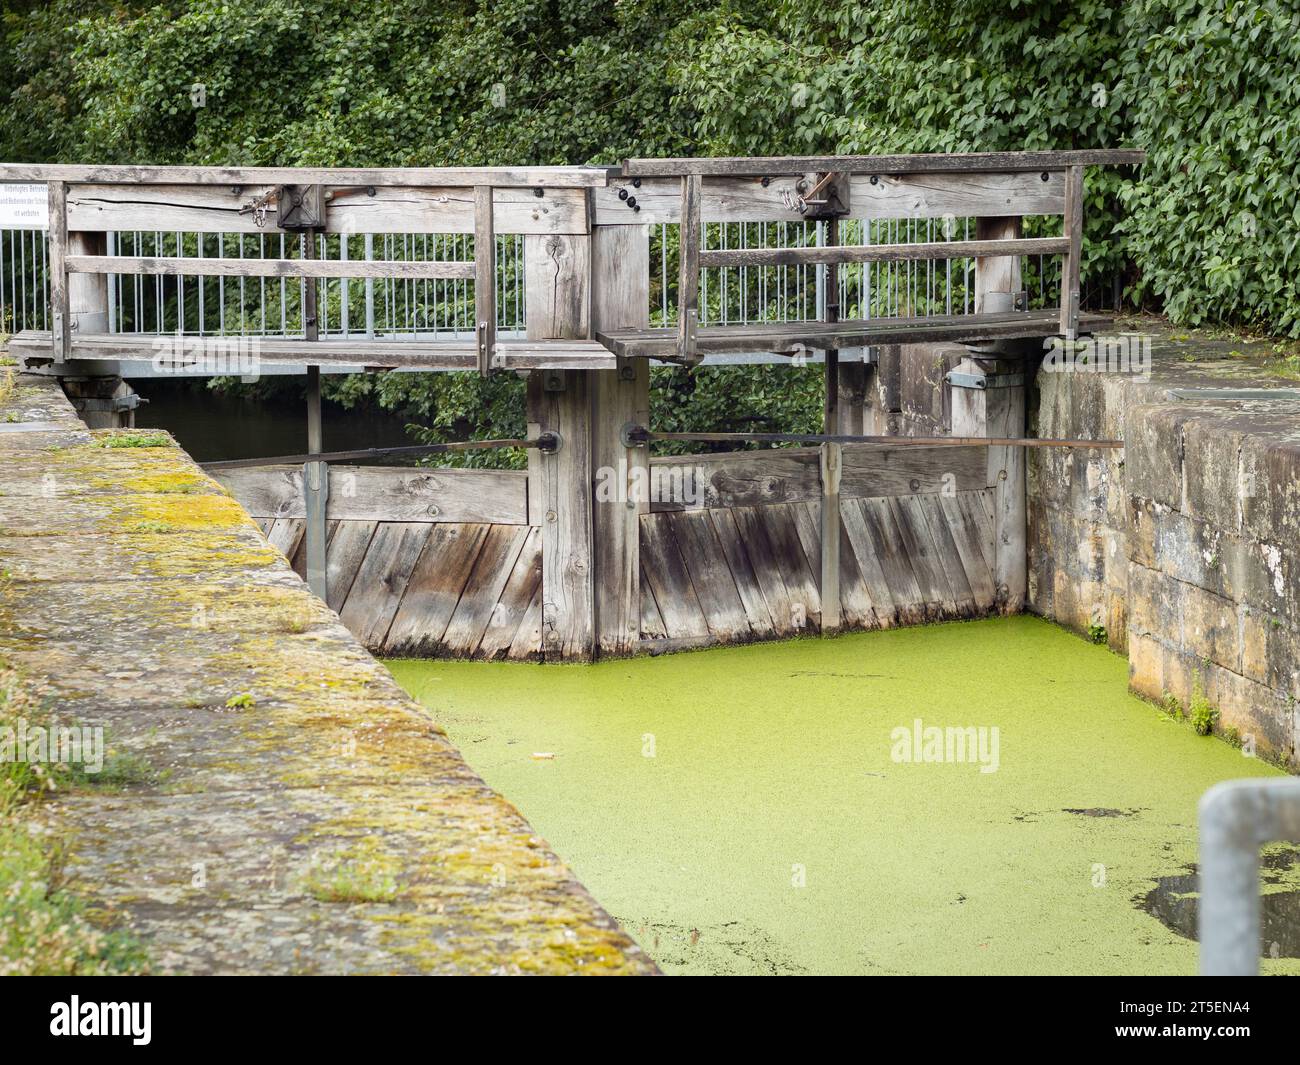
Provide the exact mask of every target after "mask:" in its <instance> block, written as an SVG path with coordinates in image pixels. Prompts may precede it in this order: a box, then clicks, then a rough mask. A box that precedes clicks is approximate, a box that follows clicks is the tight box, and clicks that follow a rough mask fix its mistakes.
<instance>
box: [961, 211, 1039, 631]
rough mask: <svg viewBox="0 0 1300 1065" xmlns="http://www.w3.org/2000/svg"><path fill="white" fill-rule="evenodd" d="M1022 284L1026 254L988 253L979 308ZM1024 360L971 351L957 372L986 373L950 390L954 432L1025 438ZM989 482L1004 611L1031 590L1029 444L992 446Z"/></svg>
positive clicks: (979, 267)
mask: <svg viewBox="0 0 1300 1065" xmlns="http://www.w3.org/2000/svg"><path fill="white" fill-rule="evenodd" d="M1019 233H1020V219H1019V218H1018V217H1005V218H981V219H979V220H978V222H977V223H976V235H977V236H978V237H979V239H981V240H999V239H1012V238H1014V237H1016V236H1018V235H1019ZM1019 290H1020V260H1019V259H1018V258H1015V257H1012V256H996V257H993V256H990V257H986V258H982V259H978V260H976V264H975V310H976V312H979V311H989V312H993V311H998V310H1010V309H1011V307H1010V306H1009V297H1010V295H1011V294H1014V293H1015V292H1018V291H1019ZM1024 371H1025V361H1024V359H1023V357H1019V356H1016V357H1012V358H1006V357H1002V356H1000V355H998V354H997V353H996V352H992V353H989V354H988V355H981V354H978V353H976V354H973V355H972V356H971V357H970V358H967V359H964V360H962V362H961V363H960V364H958V366H957V368H956V370H955V371H954V372H956V373H959V374H963V375H969V376H973V377H983V379H984V382H985V387H983V388H959V387H953V389H952V433H953V435H954V436H997V437H1022V436H1024V434H1025V397H1026V390H1025V381H1024ZM987 483H988V485H989V487H990V488H991V489H992V490H993V510H994V514H993V539H994V566H993V574H994V585H995V588H996V596H997V604H998V607H999V609H1000V610H1001V611H1002V612H1003V613H1006V614H1016V613H1019V612H1020V611H1022V610H1023V609H1024V607H1025V599H1026V597H1027V596H1028V591H1029V583H1028V582H1029V568H1028V557H1027V555H1026V552H1027V550H1028V547H1027V538H1026V529H1027V522H1028V510H1027V505H1026V498H1025V450H1024V448H1019V447H990V448H989V449H988V479H987Z"/></svg>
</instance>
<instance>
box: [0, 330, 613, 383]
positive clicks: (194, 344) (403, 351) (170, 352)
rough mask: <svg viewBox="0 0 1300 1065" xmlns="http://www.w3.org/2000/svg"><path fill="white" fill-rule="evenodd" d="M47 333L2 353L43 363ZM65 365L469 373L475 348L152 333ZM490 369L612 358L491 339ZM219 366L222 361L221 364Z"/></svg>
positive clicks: (103, 338) (431, 342)
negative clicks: (249, 364)
mask: <svg viewBox="0 0 1300 1065" xmlns="http://www.w3.org/2000/svg"><path fill="white" fill-rule="evenodd" d="M50 345H51V335H50V333H49V332H48V331H37V330H24V331H23V332H22V333H17V334H15V335H14V336H13V337H11V338H10V340H9V351H10V353H11V354H13V355H15V356H22V357H24V358H41V357H45V358H48V357H49V355H50ZM69 358H70V359H71V360H72V361H77V360H79V359H89V360H100V359H136V360H143V361H146V362H157V363H158V364H159V365H161V366H174V367H176V368H178V369H184V368H186V367H187V366H188V367H195V366H205V365H206V366H211V367H213V369H211V370H210V371H209V372H211V373H212V374H213V375H215V376H225V375H228V374H231V373H239V372H245V371H240V370H238V369H234V370H232V369H231V368H230V367H231V366H232V365H243V364H244V360H245V359H252V360H254V361H256V362H261V363H266V364H268V365H273V364H285V363H288V364H291V365H301V364H306V363H314V364H316V365H320V366H331V365H332V366H347V367H356V368H358V369H363V368H371V369H408V370H441V371H449V370H474V369H476V368H477V366H478V346H477V344H476V343H475V341H474V340H473V338H471V337H439V338H437V339H419V340H320V341H311V340H305V339H303V338H302V337H212V336H208V337H194V336H190V337H177V336H173V335H167V334H162V335H159V334H154V333H139V334H131V333H107V334H94V335H89V336H75V335H74V336H73V338H72V340H71V354H70V356H69ZM495 358H496V362H497V365H498V366H499V367H503V368H505V369H508V370H552V369H586V370H600V369H613V368H614V366H615V365H616V359H615V357H614V355H613V354H612V353H611V352H610V351H609V350H608V349H607V348H606V347H604V346H603V345H602V344H600V343H598V342H596V341H594V340H542V341H534V340H524V339H519V338H514V337H511V338H507V339H498V340H497V343H496V356H495ZM223 360H224V361H223Z"/></svg>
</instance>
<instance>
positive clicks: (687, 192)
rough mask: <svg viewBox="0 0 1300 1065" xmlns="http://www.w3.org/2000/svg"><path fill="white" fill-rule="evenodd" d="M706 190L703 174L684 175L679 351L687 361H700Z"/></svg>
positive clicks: (678, 309)
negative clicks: (698, 344) (702, 204)
mask: <svg viewBox="0 0 1300 1065" xmlns="http://www.w3.org/2000/svg"><path fill="white" fill-rule="evenodd" d="M703 196H704V193H703V188H702V179H701V178H700V175H699V174H687V175H686V176H685V177H683V178H682V220H681V226H680V227H679V239H678V243H679V245H680V247H679V249H678V254H679V257H680V260H681V263H680V270H679V271H678V275H677V318H678V321H677V350H678V354H680V355H681V357H682V358H683V359H685V360H687V362H694V361H696V357H695V339H696V333H697V331H698V330H699V327H700V201H701V200H702V199H703Z"/></svg>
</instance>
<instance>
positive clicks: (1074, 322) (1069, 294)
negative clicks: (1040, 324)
mask: <svg viewBox="0 0 1300 1065" xmlns="http://www.w3.org/2000/svg"><path fill="white" fill-rule="evenodd" d="M1062 225H1063V226H1064V227H1065V238H1066V239H1067V240H1068V241H1069V242H1070V250H1069V251H1067V252H1066V253H1065V255H1064V256H1063V257H1062V259H1061V334H1062V335H1063V336H1064V337H1065V339H1066V340H1074V339H1075V338H1076V337H1077V336H1078V335H1079V257H1080V254H1081V251H1082V248H1083V167H1081V166H1071V167H1067V168H1066V171H1065V218H1064V221H1063V222H1062Z"/></svg>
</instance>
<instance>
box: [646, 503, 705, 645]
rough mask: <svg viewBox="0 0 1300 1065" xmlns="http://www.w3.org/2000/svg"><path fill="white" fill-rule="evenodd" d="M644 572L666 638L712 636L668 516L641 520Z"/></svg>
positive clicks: (660, 515) (651, 515)
mask: <svg viewBox="0 0 1300 1065" xmlns="http://www.w3.org/2000/svg"><path fill="white" fill-rule="evenodd" d="M641 568H642V571H643V573H644V574H645V578H646V580H648V581H649V582H650V587H651V588H652V589H653V591H654V598H655V602H656V603H657V604H658V606H659V612H660V614H661V616H662V617H663V622H664V632H665V634H666V635H667V636H668V637H671V638H677V637H682V636H708V635H709V625H708V621H707V620H706V618H705V616H704V609H703V607H702V606H701V604H700V601H699V598H698V597H697V596H696V594H695V586H694V585H693V584H692V583H691V575H690V571H689V570H688V569H687V567H686V562H685V560H684V559H683V558H682V555H681V550H680V549H679V548H678V546H677V540H676V538H675V537H674V536H673V534H672V529H671V528H670V527H669V524H668V518H667V516H666V515H663V514H647V515H645V516H644V517H643V518H642V519H641Z"/></svg>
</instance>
